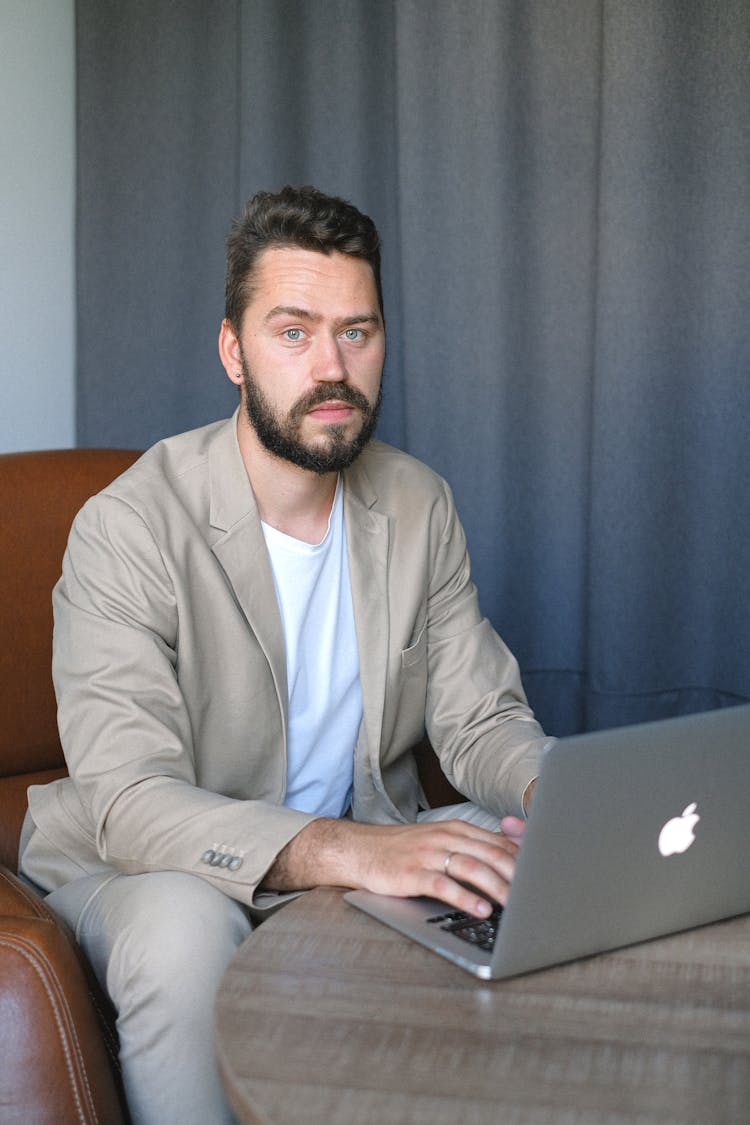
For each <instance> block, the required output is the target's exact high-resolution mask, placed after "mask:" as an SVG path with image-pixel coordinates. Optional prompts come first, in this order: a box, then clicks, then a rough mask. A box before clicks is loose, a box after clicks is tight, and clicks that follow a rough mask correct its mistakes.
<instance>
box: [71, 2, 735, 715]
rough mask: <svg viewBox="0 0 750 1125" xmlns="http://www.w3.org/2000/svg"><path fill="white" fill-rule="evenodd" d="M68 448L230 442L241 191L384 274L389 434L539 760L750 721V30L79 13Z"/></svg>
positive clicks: (656, 16) (271, 5)
mask: <svg viewBox="0 0 750 1125" xmlns="http://www.w3.org/2000/svg"><path fill="white" fill-rule="evenodd" d="M77 36H78V91H79V92H78V144H79V156H78V160H79V189H78V192H79V204H78V278H79V292H78V302H79V327H78V333H79V338H78V348H79V364H78V370H79V388H78V408H79V409H78V425H79V429H78V440H79V443H80V444H94V445H134V446H143V445H146V444H148V443H150V442H152V441H154V440H156V439H158V438H159V437H161V436H163V435H165V434H168V433H174V432H177V431H178V430H181V429H186V428H189V427H190V426H195V425H200V424H202V423H204V422H207V421H210V420H212V419H213V418H215V417H219V416H221V415H224V414H226V413H228V412H229V410H231V409H232V408H233V405H234V402H235V395H234V392H233V389H232V388H231V387H230V386H229V384H228V381H227V380H226V379H225V377H224V375H223V372H222V371H221V368H220V366H219V363H218V359H217V357H216V351H215V339H216V333H217V330H218V325H219V322H220V319H221V315H222V306H223V258H224V241H225V237H226V234H227V231H228V227H229V222H230V219H231V217H233V216H234V215H236V214H237V213H238V211H239V208H240V206H241V204H242V202H243V201H244V199H245V198H247V197H248V196H249V195H251V194H252V193H253V192H254V191H256V190H257V189H259V188H265V187H271V188H273V187H279V186H281V185H282V184H283V183H286V182H292V183H302V182H308V183H315V184H317V185H318V186H320V187H322V188H323V189H324V190H327V191H331V192H334V193H336V194H340V195H343V196H345V197H348V198H351V199H352V200H353V201H354V202H356V203H357V204H358V205H359V206H360V207H362V208H363V209H364V210H366V211H367V212H368V213H370V214H371V215H372V216H373V218H374V219H375V221H376V222H377V224H378V226H379V228H380V230H381V233H382V236H383V243H384V264H385V269H384V289H385V300H386V317H387V323H388V336H389V343H388V359H387V365H386V382H385V402H384V411H383V417H382V422H381V426H380V434H381V436H382V437H383V438H384V439H385V440H389V441H393V442H394V443H395V444H398V445H400V446H402V447H403V448H406V449H407V450H408V451H410V452H412V453H414V454H415V455H416V456H418V457H420V458H422V459H423V460H425V461H426V462H428V463H429V464H431V465H432V466H433V467H435V468H436V469H437V470H438V471H439V472H441V473H442V474H443V475H445V476H446V477H447V478H448V480H449V481H450V483H451V485H452V487H453V489H454V492H455V494H456V499H457V502H458V506H459V510H460V512H461V516H462V519H463V522H464V525H465V527H466V531H467V537H468V540H469V546H470V551H471V555H472V563H473V569H474V575H475V579H476V582H477V585H478V587H479V590H480V597H481V602H482V606H483V609H484V611H485V612H486V613H487V614H488V616H489V617H490V618H491V620H492V621H493V623H494V624H495V626H496V627H497V628H498V630H499V631H500V633H501V634H502V635H503V637H504V638H505V640H506V641H507V642H508V644H509V645H510V646H511V648H512V649H513V650H514V651H515V653H516V654H517V656H518V658H519V661H520V664H521V668H522V671H523V674H524V681H525V683H526V686H527V690H528V693H529V696H530V699H531V701H532V703H533V704H534V706H535V708H536V710H537V712H538V714H539V716H540V718H541V720H542V722H543V723H544V724H545V726H546V727H547V729H549V730H550V731H552V732H553V733H556V734H565V733H569V732H572V731H575V730H581V729H590V728H595V727H601V726H615V725H618V724H621V723H626V722H634V721H639V720H641V719H647V718H651V717H657V716H661V715H666V714H675V713H679V712H682V711H689V710H697V709H702V708H708V707H714V706H722V705H726V704H731V703H734V702H740V701H742V700H747V699H750V641H748V637H750V597H749V596H748V594H749V591H748V574H749V573H750V520H748V516H749V515H750V511H749V510H748V509H749V504H750V502H749V500H748V495H749V493H750V489H749V487H748V485H749V482H750V456H749V455H748V451H749V449H750V440H749V439H750V433H749V432H748V429H749V424H748V419H749V418H750V328H749V325H750V307H749V303H748V292H749V291H750V217H749V214H750V212H749V207H748V186H749V184H750V174H749V173H750V124H749V122H750V114H748V106H749V105H750V69H749V68H748V65H747V61H748V57H750V6H749V5H748V4H747V3H745V2H744V0H723V2H722V3H720V4H714V3H711V2H709V0H705V2H698V0H659V3H654V2H653V0H571V2H570V3H566V4H559V3H557V2H555V0H535V2H534V3H533V4H518V3H512V2H510V0H462V2H461V3H452V2H447V0H446V2H441V0H397V2H396V0H222V2H221V3H218V4H217V3H210V2H209V0H181V2H180V3H172V2H169V0H130V2H129V3H128V4H122V3H115V2H114V0H78V4H77Z"/></svg>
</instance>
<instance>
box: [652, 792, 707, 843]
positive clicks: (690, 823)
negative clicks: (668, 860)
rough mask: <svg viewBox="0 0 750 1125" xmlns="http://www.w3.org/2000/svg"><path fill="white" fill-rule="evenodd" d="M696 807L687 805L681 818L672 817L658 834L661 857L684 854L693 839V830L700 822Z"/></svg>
mask: <svg viewBox="0 0 750 1125" xmlns="http://www.w3.org/2000/svg"><path fill="white" fill-rule="evenodd" d="M695 809H696V805H695V802H693V804H692V805H688V807H687V808H686V809H685V811H684V812H683V813H682V815H681V816H673V817H672V819H671V820H668V821H667V823H666V824H665V825H664V827H663V828H662V830H661V832H660V833H659V851H660V852H661V854H662V855H675V853H678V852H685V851H687V849H688V848H689V847H690V845H691V844H692V842H693V840H694V839H695V832H693V829H694V828H695V826H696V824H697V823H698V821H699V820H700V817H699V816H698V813H697V812H696V811H695Z"/></svg>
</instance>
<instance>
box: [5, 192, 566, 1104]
mask: <svg viewBox="0 0 750 1125" xmlns="http://www.w3.org/2000/svg"><path fill="white" fill-rule="evenodd" d="M219 354H220V357H221V361H222V363H223V365H224V368H225V369H226V372H227V375H228V377H229V378H230V379H231V380H232V382H234V383H236V384H237V386H238V388H239V392H240V407H239V410H238V412H237V414H236V415H235V417H234V418H233V419H232V420H230V421H225V422H220V423H216V424H213V425H210V426H207V427H204V428H203V429H200V430H197V431H194V432H192V433H189V434H183V435H180V436H178V437H175V438H171V439H168V440H166V441H163V442H160V443H159V444H158V445H156V446H155V447H154V448H153V449H151V450H150V451H149V452H148V453H146V454H145V456H144V457H142V458H141V459H140V461H139V462H138V463H137V464H136V465H135V466H134V467H133V468H132V469H131V470H129V471H128V472H127V473H125V474H124V476H122V477H121V478H119V480H117V481H116V482H114V484H112V485H111V486H110V487H109V488H107V489H105V490H104V492H103V493H102V494H100V495H99V496H98V497H95V498H94V499H93V500H91V501H89V503H88V504H87V505H86V506H85V507H84V508H83V510H82V511H81V513H79V515H78V517H77V519H76V521H75V523H74V525H73V529H72V531H71V536H70V541H69V545H68V550H67V553H66V556H65V561H64V564H63V574H62V578H61V580H60V582H59V584H58V586H57V588H56V590H55V594H54V605H55V643H54V662H53V671H54V677H55V684H56V690H57V694H58V702H59V721H60V731H61V737H62V740H63V745H64V748H65V754H66V760H67V762H68V766H69V770H70V778H69V779H66V780H64V781H60V782H56V783H54V784H53V785H51V786H45V787H39V788H33V789H31V790H30V794H29V804H30V815H29V818H28V819H27V823H26V826H25V831H24V837H23V842H22V859H21V868H22V871H23V873H24V875H25V876H26V877H27V878H29V879H31V880H32V881H33V882H34V883H36V884H37V885H38V886H39V887H40V888H42V889H43V890H44V891H46V892H48V893H49V898H48V901H49V903H50V905H51V906H52V907H53V908H55V909H56V910H58V911H59V912H60V913H61V914H62V915H63V916H64V917H65V918H67V919H68V921H69V922H70V924H71V925H72V926H73V928H74V929H75V932H76V934H77V937H78V940H79V941H80V943H81V945H82V946H83V948H84V950H85V951H86V953H87V954H88V956H89V958H90V959H91V961H92V964H93V965H94V967H95V969H96V972H97V973H98V975H99V977H100V979H101V981H102V982H103V984H104V985H105V986H106V988H107V989H108V990H109V993H110V995H111V996H112V998H113V1001H114V1003H115V1006H116V1009H117V1012H118V1030H119V1034H120V1049H121V1059H122V1064H123V1074H124V1079H125V1084H126V1091H127V1095H128V1101H129V1104H130V1106H131V1110H132V1114H133V1118H134V1121H136V1122H152V1121H153V1122H158V1123H159V1125H165V1123H169V1122H172V1121H174V1122H178V1121H179V1122H181V1123H183V1125H187V1123H190V1122H195V1123H200V1125H206V1123H210V1122H220V1121H224V1120H229V1119H230V1117H229V1112H228V1109H227V1108H226V1106H225V1104H224V1102H223V1098H222V1093H221V1088H220V1083H219V1080H218V1076H217V1074H216V1068H215V1064H214V1060H213V1051H212V1007H213V998H214V994H215V991H216V988H217V985H218V982H219V980H220V978H221V975H222V973H223V971H224V969H225V967H226V965H227V962H228V961H229V959H230V958H231V956H232V954H233V952H234V950H235V949H236V948H237V946H238V944H239V943H240V942H241V941H242V940H244V938H245V937H246V936H247V934H248V933H249V932H250V929H251V921H250V919H251V918H253V919H254V920H256V921H258V920H262V917H263V914H264V912H267V911H268V910H271V909H274V908H275V907H277V906H279V905H280V904H282V903H283V902H284V901H285V900H286V898H287V897H288V896H289V895H290V894H296V893H299V892H300V891H302V890H304V889H305V888H309V887H313V886H316V885H320V884H333V885H341V886H347V887H364V888H367V889H370V890H374V891H380V892H384V893H390V894H397V895H419V894H430V895H434V896H437V897H439V898H441V899H442V900H444V901H445V902H446V903H449V904H450V905H452V906H454V907H457V908H459V909H464V910H468V911H470V912H473V913H475V914H477V915H486V914H488V913H489V911H490V903H491V901H492V900H498V901H500V902H503V901H504V900H505V897H506V894H507V889H508V884H509V881H510V879H511V878H512V874H513V865H514V857H515V853H516V850H517V842H518V840H519V839H520V836H521V833H522V829H523V822H522V819H521V818H522V817H523V813H524V811H525V810H524V802H526V803H528V799H529V797H530V794H531V789H532V787H533V779H534V778H535V777H536V774H537V772H538V768H539V759H540V756H541V754H542V752H543V747H544V735H543V733H542V731H541V729H540V728H539V726H538V725H537V724H536V722H535V721H534V718H533V716H532V714H531V712H530V710H529V708H528V706H527V704H526V700H525V698H524V695H523V691H522V688H521V684H520V681H519V675H518V669H517V666H516V663H515V661H514V660H513V658H512V656H511V655H510V653H509V652H508V650H507V649H506V648H505V646H504V645H503V643H502V642H501V640H500V639H499V638H498V637H497V635H496V634H495V633H494V631H493V630H492V628H491V627H490V625H489V623H488V622H487V621H486V620H484V619H483V618H482V617H481V615H480V613H479V610H478V607H477V598H476V593H475V590H474V587H473V585H472V583H471V578H470V574H469V563H468V558H467V554H466V546H465V541H464V536H463V532H462V530H461V527H460V524H459V522H458V519H457V516H456V513H455V510H454V506H453V502H452V499H451V495H450V492H449V490H448V488H447V486H446V485H445V483H444V482H443V481H442V480H440V479H439V478H438V477H437V476H436V475H435V474H434V473H432V472H431V471H430V470H429V469H427V468H426V467H425V466H423V465H420V464H419V463H418V462H416V461H414V459H412V458H410V457H408V456H406V455H405V454H402V453H399V452H397V451H396V450H393V449H390V448H388V447H387V446H385V445H383V444H381V443H379V442H376V441H370V438H371V435H372V432H373V430H374V427H375V423H376V419H377V413H378V405H379V401H380V382H381V374H382V368H383V361H384V355H385V330H384V321H383V307H382V297H381V287H380V258H379V242H378V235H377V232H376V230H375V227H374V225H373V224H372V222H371V220H370V219H368V218H367V217H366V216H364V215H362V214H360V212H359V211H357V210H356V209H355V208H354V207H352V206H351V205H350V204H347V203H345V202H343V201H342V200H338V199H332V198H329V197H327V196H324V195H322V194H321V193H320V192H317V191H316V190H314V189H312V188H304V189H292V188H285V189H284V190H283V191H282V192H280V193H278V194H277V195H272V194H269V193H260V194H259V195H257V196H256V197H255V198H254V199H253V200H252V201H251V202H250V204H249V205H248V207H247V208H246V211H245V214H244V215H243V217H242V218H241V220H240V221H239V222H238V223H237V224H236V225H235V227H234V230H233V232H232V234H231V236H230V240H229V252H228V269H227V302H226V319H225V320H224V322H223V323H222V326H221V331H220V335H219ZM425 729H426V731H427V734H428V735H429V737H430V739H431V741H432V744H433V746H434V747H435V749H436V750H437V752H438V754H439V756H440V759H441V762H442V765H443V769H444V771H445V772H446V774H447V775H448V777H449V778H450V780H451V781H452V782H453V783H454V785H455V786H456V788H457V789H458V790H459V791H460V792H461V793H463V794H465V795H466V798H467V803H466V804H464V805H460V806H455V807H452V808H451V809H448V810H429V809H427V808H426V801H425V799H424V796H423V794H422V791H421V788H420V785H419V781H418V778H417V773H416V767H415V762H414V758H413V755H412V752H411V751H412V747H414V746H415V744H417V743H418V742H419V741H420V739H421V738H422V736H423V733H424V731H425ZM504 814H511V815H507V816H506V817H505V819H503V820H502V822H501V817H503V815H504ZM501 823H502V827H503V830H504V834H501V833H498V831H497V829H498V827H499V826H500V824H501Z"/></svg>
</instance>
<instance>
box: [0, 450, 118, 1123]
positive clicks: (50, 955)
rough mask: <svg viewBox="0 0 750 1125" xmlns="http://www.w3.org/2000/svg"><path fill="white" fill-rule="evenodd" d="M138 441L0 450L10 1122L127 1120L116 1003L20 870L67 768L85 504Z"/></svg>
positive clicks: (3, 1083) (3, 1115)
mask: <svg viewBox="0 0 750 1125" xmlns="http://www.w3.org/2000/svg"><path fill="white" fill-rule="evenodd" d="M136 456H137V454H136V453H133V452H130V451H126V450H112V449H73V450H59V451H44V452H39V453H5V454H0V513H2V515H1V516H0V521H1V526H2V530H0V716H1V718H2V721H1V722H0V1121H1V1122H2V1123H3V1125H68V1123H70V1125H73V1123H74V1122H75V1123H76V1125H82V1123H83V1125H89V1123H93V1122H99V1123H100V1125H121V1123H125V1122H127V1120H128V1117H127V1111H126V1109H125V1103H124V1099H123V1096H122V1090H121V1085H120V1081H119V1069H118V1064H117V1039H116V1034H115V1032H114V1022H113V1018H112V1016H113V1013H112V1011H111V1007H110V1005H109V1002H108V1001H107V999H106V998H105V997H104V995H103V994H102V993H101V991H100V990H99V988H98V986H97V984H96V981H95V980H94V978H93V974H92V973H91V971H90V969H89V967H88V965H87V964H86V962H85V960H84V958H83V956H82V955H81V953H80V951H79V949H78V947H77V946H76V944H75V941H74V940H73V938H72V935H71V934H70V933H69V932H68V931H67V929H66V927H65V926H64V925H63V924H62V923H61V922H60V921H59V920H58V919H56V918H55V916H54V915H53V914H52V913H51V911H50V910H48V909H47V907H46V906H45V904H44V903H43V902H42V900H41V899H40V898H39V897H38V896H37V895H36V894H35V893H34V892H33V891H32V890H31V889H30V888H29V887H27V886H26V885H25V884H24V883H22V882H21V880H19V879H18V878H17V876H16V874H15V872H16V867H17V859H18V841H19V835H20V831H21V825H22V823H23V818H24V815H25V812H26V790H27V787H28V786H29V785H33V784H37V783H39V782H44V781H47V780H50V779H52V778H54V777H59V776H60V775H61V774H63V773H64V772H65V763H64V760H63V755H62V750H61V748H60V742H59V739H58V735H57V722H56V709H55V698H54V692H53V688H52V679H51V672H50V663H51V653H52V605H51V592H52V587H53V585H54V584H55V582H56V581H57V578H58V575H59V573H60V563H61V560H62V556H63V551H64V549H65V543H66V541H67V537H68V531H69V529H70V524H71V522H72V520H73V517H74V515H75V513H76V512H77V511H78V509H79V508H80V507H81V505H82V504H83V503H84V501H85V500H86V499H87V498H88V497H89V496H90V495H92V494H93V493H94V492H97V491H98V490H99V489H100V488H103V487H104V486H105V485H106V484H108V483H109V482H110V481H111V480H113V479H114V477H116V476H117V475H118V474H119V473H121V472H122V471H123V470H124V469H126V468H127V467H128V465H130V464H131V463H132V462H133V460H134V459H135V458H136Z"/></svg>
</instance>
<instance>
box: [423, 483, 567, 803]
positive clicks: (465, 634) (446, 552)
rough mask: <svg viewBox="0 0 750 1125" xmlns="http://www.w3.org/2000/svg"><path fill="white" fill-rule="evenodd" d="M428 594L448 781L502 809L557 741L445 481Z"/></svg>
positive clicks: (433, 696)
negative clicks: (531, 692)
mask: <svg viewBox="0 0 750 1125" xmlns="http://www.w3.org/2000/svg"><path fill="white" fill-rule="evenodd" d="M442 485H443V497H442V502H441V503H440V504H439V505H437V506H436V509H435V511H434V512H433V516H434V517H437V515H438V513H440V518H439V521H438V527H439V531H433V541H432V565H431V581H430V590H429V596H428V602H427V620H426V629H425V633H426V644H427V666H428V676H427V705H426V728H427V734H428V737H429V738H430V741H431V742H432V745H433V746H434V748H435V750H436V752H437V753H438V756H439V757H440V760H441V764H442V768H443V770H444V772H445V773H446V776H447V777H448V779H449V780H450V781H451V783H452V784H453V785H454V786H455V788H456V789H458V790H459V791H460V792H461V793H463V794H465V795H466V796H467V797H468V798H469V799H470V800H472V801H475V802H476V803H477V804H479V805H481V806H482V807H483V808H486V809H488V810H490V811H493V812H497V813H498V815H505V814H508V813H513V814H515V815H517V816H523V815H524V813H523V805H522V798H523V794H524V792H525V790H526V788H527V786H528V784H529V783H530V782H531V781H532V780H533V779H534V778H535V777H536V776H537V775H538V773H539V769H540V765H541V759H542V757H543V755H544V752H545V750H546V749H547V747H548V746H549V745H550V744H551V743H552V741H554V740H552V739H548V738H547V737H546V736H545V734H544V731H543V730H542V728H541V726H540V725H539V723H538V722H537V721H536V719H535V718H534V715H533V712H532V710H531V708H530V707H529V704H528V701H527V699H526V695H525V693H524V690H523V686H522V684H521V676H520V671H519V667H518V663H517V661H516V659H515V657H514V656H513V654H512V653H511V652H510V650H509V649H508V647H507V646H506V645H505V643H504V642H503V641H502V639H501V638H500V637H499V636H498V634H497V633H496V632H495V630H494V629H493V627H492V625H491V624H490V622H489V621H488V620H487V619H486V618H485V617H483V616H482V614H481V611H480V609H479V604H478V598H477V591H476V588H475V586H474V583H473V582H472V579H471V570H470V564H469V555H468V551H467V547H466V539H465V536H464V532H463V528H462V527H461V523H460V521H459V519H458V516H457V513H456V509H455V505H454V502H453V497H452V494H451V492H450V489H449V487H448V485H447V484H446V483H445V482H442Z"/></svg>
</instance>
